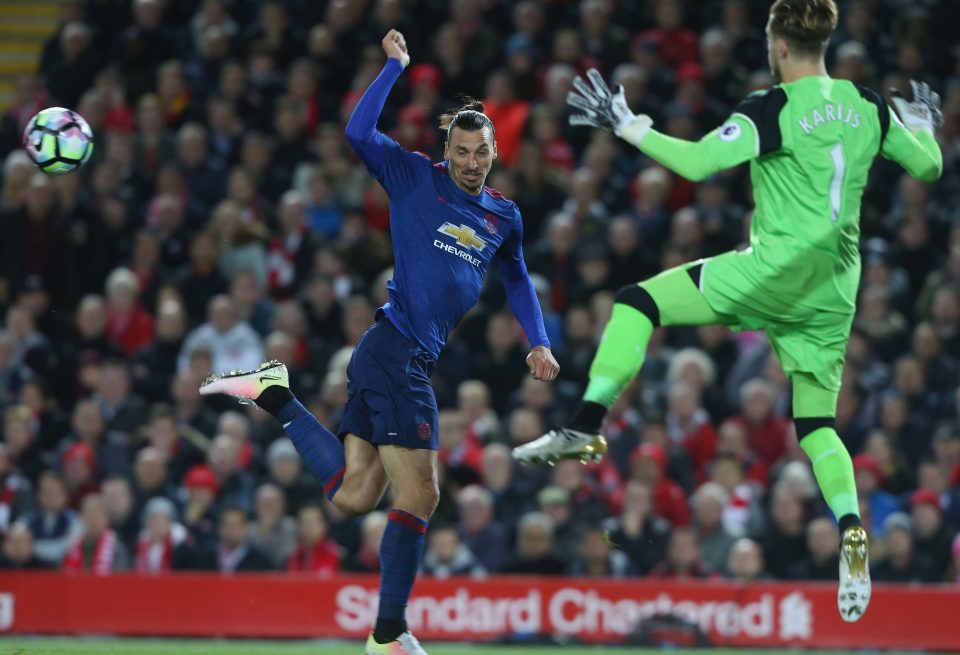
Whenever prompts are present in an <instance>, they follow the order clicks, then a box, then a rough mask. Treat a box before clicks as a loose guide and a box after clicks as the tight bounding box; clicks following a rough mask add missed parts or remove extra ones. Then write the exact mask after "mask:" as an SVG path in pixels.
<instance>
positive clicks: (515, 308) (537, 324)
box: [497, 211, 560, 382]
mask: <svg viewBox="0 0 960 655" xmlns="http://www.w3.org/2000/svg"><path fill="white" fill-rule="evenodd" d="M516 216H517V228H516V229H514V230H513V231H512V233H511V234H510V237H509V238H508V239H507V241H506V242H504V244H503V245H502V246H500V250H499V251H497V264H498V266H499V267H500V274H501V275H502V276H503V288H504V290H505V291H506V292H507V301H508V302H509V303H510V310H511V311H512V312H513V315H514V316H516V317H517V320H518V321H520V325H521V326H522V327H523V331H524V332H526V334H527V339H529V341H530V346H531V349H530V354H528V355H527V366H528V367H529V368H530V374H531V375H533V377H535V378H536V379H538V380H544V381H547V382H549V381H551V380H555V379H556V377H557V374H559V373H560V365H559V364H558V363H557V360H556V359H554V357H553V353H552V352H550V340H549V339H548V338H547V329H546V327H545V326H544V324H543V312H542V311H541V310H540V301H539V300H538V299H537V292H536V290H535V289H534V288H533V281H532V280H531V279H530V274H529V273H528V272H527V265H526V263H525V262H524V261H523V246H522V243H523V221H522V219H521V218H520V212H519V211H517V212H516Z"/></svg>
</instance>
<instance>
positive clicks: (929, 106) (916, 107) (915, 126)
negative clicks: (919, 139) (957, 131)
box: [890, 80, 943, 132]
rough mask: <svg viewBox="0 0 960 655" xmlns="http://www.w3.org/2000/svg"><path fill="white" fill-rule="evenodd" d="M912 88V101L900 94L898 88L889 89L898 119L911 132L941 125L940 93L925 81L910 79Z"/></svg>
mask: <svg viewBox="0 0 960 655" xmlns="http://www.w3.org/2000/svg"><path fill="white" fill-rule="evenodd" d="M910 87H911V89H913V101H908V100H907V99H906V98H904V97H903V95H901V93H900V90H899V89H890V95H891V100H892V102H893V106H894V107H895V108H896V110H897V113H898V114H899V115H900V120H901V121H903V124H904V125H906V126H907V129H908V130H910V131H911V132H917V131H919V130H929V131H930V132H933V131H934V130H935V129H937V128H938V127H940V126H941V125H943V112H942V111H940V94H939V93H937V92H936V91H933V90H932V89H931V88H930V85H929V84H927V83H926V82H918V81H916V80H910Z"/></svg>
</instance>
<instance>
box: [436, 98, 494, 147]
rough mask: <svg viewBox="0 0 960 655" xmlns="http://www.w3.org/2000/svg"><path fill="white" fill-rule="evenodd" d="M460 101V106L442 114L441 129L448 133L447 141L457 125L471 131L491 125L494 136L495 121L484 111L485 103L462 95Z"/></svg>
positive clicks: (491, 133)
mask: <svg viewBox="0 0 960 655" xmlns="http://www.w3.org/2000/svg"><path fill="white" fill-rule="evenodd" d="M460 102H461V104H460V106H459V107H458V108H456V109H453V110H451V111H449V112H447V113H446V114H441V116H440V129H441V130H444V131H445V132H446V133H447V141H449V140H450V131H451V130H452V129H453V128H455V127H459V128H460V129H461V130H468V131H470V132H475V131H477V130H482V129H484V128H486V127H489V128H490V136H491V137H493V121H491V120H490V117H489V116H487V115H486V114H484V113H483V103H482V102H480V101H479V100H477V99H476V98H471V97H470V96H464V97H462V98H461V99H460Z"/></svg>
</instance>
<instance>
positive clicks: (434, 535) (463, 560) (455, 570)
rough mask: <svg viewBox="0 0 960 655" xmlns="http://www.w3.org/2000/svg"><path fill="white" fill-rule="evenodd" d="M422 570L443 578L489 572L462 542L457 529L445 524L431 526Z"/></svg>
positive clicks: (481, 575)
mask: <svg viewBox="0 0 960 655" xmlns="http://www.w3.org/2000/svg"><path fill="white" fill-rule="evenodd" d="M420 570H421V571H422V572H423V573H425V574H426V575H431V576H433V577H435V578H441V579H443V578H449V577H450V576H464V575H466V576H470V577H473V578H482V577H484V576H485V575H486V573H487V572H486V569H484V568H483V566H482V565H481V564H480V562H479V561H478V560H477V558H476V557H475V556H474V554H473V553H472V552H471V551H470V549H469V548H467V546H466V545H465V544H463V543H461V541H460V535H459V534H458V533H457V529H456V528H455V527H454V526H452V525H443V524H440V525H438V526H431V528H430V539H429V543H428V545H427V551H426V553H424V555H423V564H422V565H421V567H420Z"/></svg>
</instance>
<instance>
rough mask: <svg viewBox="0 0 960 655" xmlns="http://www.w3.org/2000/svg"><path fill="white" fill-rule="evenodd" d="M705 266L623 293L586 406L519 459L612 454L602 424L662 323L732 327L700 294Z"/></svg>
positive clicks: (517, 452)
mask: <svg viewBox="0 0 960 655" xmlns="http://www.w3.org/2000/svg"><path fill="white" fill-rule="evenodd" d="M701 269H702V264H701V263H694V264H688V265H686V266H680V267H677V268H672V269H670V270H667V271H664V272H663V273H660V274H659V275H657V276H655V277H652V278H650V279H649V280H646V281H645V282H641V283H639V284H635V285H632V286H629V287H624V288H623V289H621V290H620V291H619V292H618V293H617V296H616V300H615V303H614V305H613V314H612V315H611V317H610V322H609V323H607V327H606V329H604V331H603V337H602V339H601V340H600V347H599V349H598V350H597V354H596V355H595V356H594V359H593V364H592V365H591V366H590V380H589V383H588V385H587V390H586V392H585V393H584V396H583V402H581V403H580V406H579V407H578V408H577V409H576V411H575V412H574V414H573V416H572V417H571V420H570V423H569V425H568V426H567V427H566V428H564V429H561V430H552V431H551V432H549V433H547V434H546V435H544V436H543V437H541V438H540V439H537V440H535V441H532V442H530V443H528V444H524V445H523V446H519V447H517V448H515V449H514V451H513V454H514V457H515V458H516V459H518V460H521V461H527V462H552V461H556V460H557V459H563V458H574V459H585V460H587V459H591V460H596V459H599V458H600V457H601V456H602V455H603V453H604V452H606V443H605V441H604V440H603V437H602V436H601V435H600V426H601V424H602V423H603V419H604V417H605V416H606V413H607V411H608V410H609V409H610V407H612V406H613V404H614V403H615V402H616V401H617V398H619V397H620V394H621V393H622V392H623V390H624V389H625V388H626V387H627V385H629V384H630V382H631V381H632V380H633V378H634V377H636V375H637V373H638V372H639V371H640V367H641V366H642V365H643V359H644V356H645V355H646V351H647V343H648V342H649V341H650V336H651V335H652V334H653V330H654V328H656V327H658V326H660V325H709V324H715V323H723V324H729V323H731V322H732V320H731V319H730V317H725V316H723V315H721V314H718V313H717V312H715V311H714V310H713V309H711V307H710V305H709V304H708V303H707V300H706V298H704V296H703V294H702V293H701V292H700V288H699V281H700V272H701Z"/></svg>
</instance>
